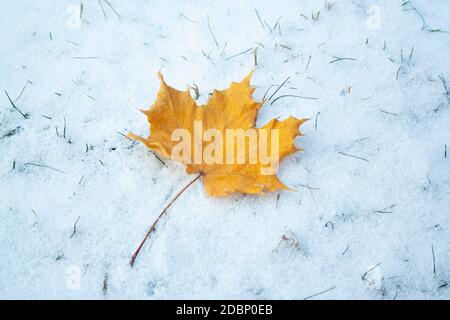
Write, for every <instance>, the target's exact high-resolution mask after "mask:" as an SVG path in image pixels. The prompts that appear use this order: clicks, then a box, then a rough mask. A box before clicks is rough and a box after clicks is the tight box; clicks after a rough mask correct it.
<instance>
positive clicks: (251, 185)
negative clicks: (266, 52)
mask: <svg viewBox="0 0 450 320" xmlns="http://www.w3.org/2000/svg"><path fill="white" fill-rule="evenodd" d="M252 73H253V72H250V74H249V75H248V76H247V77H246V78H245V79H244V80H242V81H241V82H239V83H236V82H233V83H232V84H231V86H230V87H229V88H228V89H225V90H222V91H219V90H214V92H213V94H212V96H211V97H210V99H209V101H208V102H207V104H206V105H203V106H197V104H196V102H195V101H194V99H193V98H192V97H191V95H190V93H189V90H186V91H179V90H177V89H175V88H172V87H170V86H169V85H167V84H166V82H165V81H164V79H163V77H162V75H161V74H160V73H158V76H159V78H160V82H161V85H160V89H159V91H158V94H157V98H156V101H155V103H154V104H153V105H152V106H151V107H150V109H149V110H143V111H142V112H143V113H144V114H146V116H147V119H148V122H149V123H150V130H151V133H150V135H149V136H148V137H147V138H142V137H139V136H137V135H135V134H132V133H129V137H130V138H132V139H135V140H138V141H141V142H143V143H144V144H145V145H146V146H147V147H148V148H150V149H151V150H153V151H155V152H156V153H158V154H159V155H161V156H163V157H166V158H172V159H175V160H177V161H180V162H182V163H184V164H186V171H187V173H198V174H201V175H203V183H204V186H205V190H206V192H207V193H208V194H209V195H211V196H226V195H229V194H231V193H235V192H238V193H245V194H258V193H262V192H263V191H274V190H277V189H288V188H287V187H286V186H285V185H284V184H283V183H282V182H281V181H280V180H279V179H278V177H277V176H276V170H272V169H274V168H272V167H271V166H272V165H273V163H274V160H276V161H275V162H276V163H278V162H279V161H280V160H281V159H283V158H284V157H286V156H287V155H289V154H292V153H294V152H296V151H299V150H301V149H299V148H296V147H295V137H296V136H299V135H302V134H301V132H300V129H299V128H300V125H302V124H303V123H304V122H305V121H307V120H308V119H296V118H294V117H290V118H288V119H286V120H284V121H278V120H276V119H273V120H271V121H270V122H269V123H267V124H266V125H265V126H263V127H262V128H255V122H256V117H257V115H258V111H259V109H260V108H261V106H262V105H263V103H264V102H256V101H255V100H254V99H253V97H252V94H253V92H254V90H255V88H254V87H252V86H251V85H250V80H251V77H252ZM180 129H181V130H184V131H182V132H187V133H188V135H189V136H190V137H187V138H188V139H187V140H188V142H189V143H190V144H188V146H187V149H183V152H181V154H182V156H180V157H175V158H174V150H175V149H177V150H178V149H179V147H180V144H181V142H180V140H184V139H181V136H178V139H174V133H175V132H179V130H180ZM177 130H178V131H177ZM233 130H234V131H233ZM252 130H253V131H252ZM229 132H231V134H230V136H228V134H229ZM236 132H237V133H244V139H243V140H241V142H242V144H239V141H237V139H238V137H237V136H238V135H237V136H233V135H232V134H233V133H236ZM208 133H209V134H208ZM213 138H214V139H213ZM219 138H220V139H219ZM232 140H233V141H234V142H232ZM184 142H186V141H184ZM182 146H185V145H182ZM262 146H264V148H265V153H266V156H267V157H266V160H265V161H263V160H262V159H264V157H263V156H262V155H263V154H264V152H263V147H262ZM199 150H200V152H199ZM268 150H270V151H271V152H268ZM208 157H209V158H208ZM239 157H241V158H239ZM205 159H206V160H205ZM208 159H209V161H208ZM211 159H212V160H211ZM237 159H241V161H237ZM252 159H253V160H252ZM268 159H269V160H268ZM221 160H222V161H221ZM275 167H276V165H275ZM276 168H277V167H276ZM276 168H275V169H276ZM264 170H265V171H264Z"/></svg>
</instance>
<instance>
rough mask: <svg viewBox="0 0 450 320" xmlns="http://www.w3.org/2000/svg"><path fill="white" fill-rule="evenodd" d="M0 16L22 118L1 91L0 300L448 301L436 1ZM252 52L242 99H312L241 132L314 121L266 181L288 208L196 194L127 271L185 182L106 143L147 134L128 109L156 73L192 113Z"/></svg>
mask: <svg viewBox="0 0 450 320" xmlns="http://www.w3.org/2000/svg"><path fill="white" fill-rule="evenodd" d="M331 4H333V5H331ZM402 4H403V5H402ZM0 6H1V10H0V25H1V28H0V39H2V46H0V70H1V73H0V88H1V89H2V90H5V91H7V92H8V94H9V95H10V97H11V99H12V100H13V101H14V100H16V98H17V101H16V102H15V105H16V106H17V107H18V108H19V109H20V110H21V111H22V112H23V113H24V114H25V113H27V114H29V116H28V118H27V119H25V118H24V117H23V116H22V115H21V114H20V113H19V112H18V111H17V110H15V109H14V108H13V107H12V105H11V104H10V102H9V100H8V98H7V96H6V94H3V92H2V94H1V95H0V154H1V157H0V298H3V299H15V298H25V299H31V298H37V299H47V298H56V299H62V298H65V299H77V298H82V299H90V298H96V299H97V298H100V299H103V298H106V299H111V298H137V299H175V298H192V299H201V298H216V299H222V298H223V299H226V298H236V299H241V298H249V299H303V298H306V297H309V296H312V295H315V294H317V293H321V292H323V291H326V292H324V293H322V294H320V295H318V296H315V297H313V298H315V299H394V298H395V299H449V298H450V286H447V282H448V281H450V266H449V264H448V260H449V257H450V232H449V231H450V216H449V214H450V211H449V208H450V197H449V193H450V176H449V172H450V171H449V170H450V150H449V154H448V156H447V157H446V156H445V150H446V146H448V147H449V148H450V126H449V120H450V97H449V95H448V94H447V95H446V92H448V90H450V88H448V87H449V86H450V61H449V52H450V35H449V33H448V32H449V31H450V20H449V19H448V17H449V13H450V9H449V7H448V2H447V1H445V0H433V1H424V0H421V1H419V0H412V1H411V2H409V1H392V0H389V1H387V0H385V1H375V0H374V1H368V0H367V1H365V0H353V1H337V0H334V1H328V2H325V3H324V1H283V2H279V1H269V0H264V1H258V2H253V1H226V2H223V1H208V2H205V1H144V0H134V1H127V2H124V1H117V0H110V1H109V2H107V1H105V0H101V1H100V2H99V1H94V0H92V1H82V10H81V11H82V12H81V14H80V8H81V7H80V2H79V1H76V0H67V1H66V0H64V1H51V0H45V1H25V0H20V1H1V4H0ZM112 8H114V10H115V11H114V10H113V9H112ZM413 8H414V9H415V10H414V9H413ZM319 11H320V14H319V15H318V14H317V12H319ZM115 12H116V13H117V14H116V13H115ZM257 14H258V15H259V17H260V19H261V22H260V20H259V19H258V16H257ZM317 15H318V19H313V18H312V17H313V16H314V17H317ZM421 15H422V16H423V19H424V22H425V23H424V22H423V21H422V18H421ZM80 16H81V19H80ZM314 20H317V21H314ZM208 21H209V23H208ZM269 27H270V29H269ZM216 42H217V44H216ZM255 48H257V66H256V68H255V73H254V78H253V80H252V83H253V84H254V85H255V86H256V87H257V90H256V91H255V98H256V99H262V97H263V95H264V93H265V91H266V90H267V88H268V87H269V86H270V85H272V84H280V83H282V82H283V81H284V80H285V79H286V78H288V77H290V78H289V81H288V82H287V84H286V86H284V87H283V88H282V89H281V90H280V91H279V92H278V93H277V95H276V96H275V97H277V96H280V95H286V94H290V95H301V96H306V97H314V98H318V99H317V100H306V99H300V98H293V97H284V98H280V99H279V100H277V101H276V102H275V103H274V104H273V105H271V104H270V103H268V104H266V105H265V106H264V107H263V108H262V110H261V112H260V115H259V118H258V122H257V124H258V125H262V124H264V123H266V122H267V121H268V120H270V119H272V118H276V117H280V118H281V119H284V118H286V117H288V116H290V115H293V116H295V117H298V118H303V117H306V118H311V121H309V122H308V123H306V124H305V125H304V126H303V132H304V134H305V135H304V136H303V137H300V138H298V145H299V146H301V147H303V148H304V149H305V150H304V152H302V153H298V154H295V155H294V156H291V157H289V159H286V160H285V161H283V162H282V164H281V170H280V173H279V175H280V177H281V180H282V181H283V182H285V183H286V184H287V185H289V186H291V187H292V188H294V189H296V191H282V192H277V193H273V194H266V195H264V196H242V195H235V196H232V197H228V198H211V197H208V196H206V195H205V193H204V191H203V186H202V185H201V183H199V182H196V183H195V184H193V185H192V186H191V187H190V188H189V189H188V190H187V191H186V192H184V193H183V194H182V196H181V197H180V198H179V199H178V200H177V201H176V202H175V203H174V205H173V206H172V207H171V208H170V209H169V210H168V212H167V215H165V216H164V217H163V218H162V220H161V221H160V224H159V226H158V228H157V231H156V233H153V234H152V236H151V238H150V239H149V240H148V241H147V243H146V244H145V246H144V248H143V250H142V251H141V253H140V255H139V257H138V258H137V260H136V264H135V266H134V267H133V268H130V266H129V265H128V262H129V259H130V257H131V255H132V253H133V252H134V250H135V249H136V247H137V245H138V244H139V242H140V240H141V239H142V237H143V236H144V235H145V233H146V231H147V229H148V228H149V226H150V225H151V223H152V222H153V221H154V219H155V218H156V217H157V216H158V214H159V213H160V211H161V210H162V208H163V207H164V206H165V205H166V204H167V203H168V202H169V201H170V199H171V198H172V197H173V196H174V195H175V194H176V193H177V192H178V191H179V190H180V189H182V187H183V186H184V185H186V184H187V183H188V182H189V181H191V180H192V179H193V178H194V176H189V175H187V174H186V173H185V172H184V168H183V167H182V166H181V165H178V164H176V163H172V162H170V161H167V164H166V166H163V165H162V164H161V162H159V161H158V160H157V159H156V158H155V156H154V155H153V154H152V153H151V152H150V151H149V150H147V149H146V148H145V146H143V145H142V144H138V143H134V142H131V141H130V140H128V139H126V138H124V137H123V136H122V135H120V134H119V132H120V133H123V134H126V133H127V132H129V131H132V132H135V133H137V134H141V135H146V134H148V125H147V122H146V119H145V117H143V116H142V114H141V113H140V112H138V110H137V109H138V108H143V107H145V108H147V107H148V106H150V105H151V104H152V102H153V101H154V99H155V95H156V92H157V89H158V85H159V83H158V79H157V77H156V73H157V72H158V71H159V70H161V71H162V73H163V74H164V76H165V79H166V81H167V82H168V83H169V84H170V85H172V86H175V87H177V88H180V89H184V88H186V86H188V85H190V86H193V85H194V84H195V85H197V86H198V88H199V89H200V94H201V96H200V97H199V103H204V102H205V101H206V100H207V98H208V93H209V92H211V91H212V90H213V89H214V88H220V89H223V88H226V87H227V86H228V85H229V84H230V83H231V81H239V80H241V79H242V78H244V77H245V76H246V75H247V74H248V72H249V71H250V70H251V68H252V67H253V65H254V58H255V57H254V53H253V52H254V49H255ZM249 49H250V50H249ZM242 52H245V53H242ZM240 53H242V54H240ZM309 57H311V58H309ZM337 58H351V59H344V60H338V61H335V62H332V61H333V60H336V59H337ZM439 76H441V77H442V79H447V80H446V81H447V84H446V86H447V88H445V86H444V84H443V81H442V80H441V78H440V77H439ZM28 81H29V82H28ZM24 85H26V87H25V89H24V90H23V93H22V94H21V95H20V97H19V94H20V92H21V90H22V88H24ZM271 92H272V93H273V88H272V91H271ZM64 128H65V129H64ZM357 157H359V158H357ZM36 165H39V166H36ZM43 166H47V167H43ZM52 168H53V169H52ZM54 169H57V170H60V171H57V170H54ZM61 171H62V172H61ZM74 230H75V232H74Z"/></svg>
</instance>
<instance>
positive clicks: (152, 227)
mask: <svg viewBox="0 0 450 320" xmlns="http://www.w3.org/2000/svg"><path fill="white" fill-rule="evenodd" d="M201 176H203V173H200V174H199V175H198V176H197V177H196V178H195V179H194V180H192V181H191V182H189V183H188V184H187V185H186V186H185V187H184V188H183V189H181V190H180V192H178V193H177V194H176V195H175V197H173V199H172V200H171V201H170V202H169V204H168V205H167V206H166V207H165V208H164V209H163V210H162V211H161V213H160V214H159V216H158V218H156V220H155V222H153V224H152V226H151V227H150V229H148V231H147V234H146V235H145V237H144V239H143V240H142V241H141V243H140V244H139V246H138V248H137V249H136V251H135V253H134V254H133V256H132V257H131V259H130V266H131V267H133V265H134V261H135V260H136V258H137V256H138V255H139V252H140V251H141V249H142V247H143V245H144V243H145V241H147V239H148V237H149V236H150V234H151V233H152V231H153V230H155V227H156V224H157V223H158V221H159V220H160V219H161V217H162V216H163V215H164V214H165V213H166V211H167V209H169V208H170V206H172V204H173V203H174V202H175V200H177V199H178V197H179V196H181V194H182V193H183V192H184V191H186V189H187V188H189V187H190V186H191V185H192V184H193V183H194V182H195V181H197V180H198V179H200V177H201Z"/></svg>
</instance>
